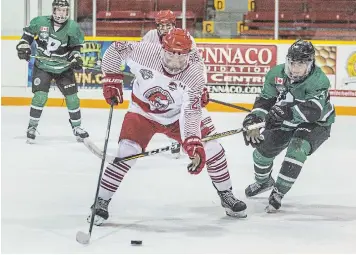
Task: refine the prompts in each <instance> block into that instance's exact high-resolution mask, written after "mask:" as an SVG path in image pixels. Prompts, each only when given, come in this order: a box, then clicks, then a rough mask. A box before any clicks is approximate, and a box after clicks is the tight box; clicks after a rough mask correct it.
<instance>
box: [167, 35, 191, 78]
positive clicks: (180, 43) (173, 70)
mask: <svg viewBox="0 0 356 255" xmlns="http://www.w3.org/2000/svg"><path fill="white" fill-rule="evenodd" d="M191 49H192V40H191V38H190V34H189V32H188V31H186V30H184V29H181V28H173V29H172V30H170V31H169V32H168V34H167V35H165V36H164V37H163V39H162V51H161V57H162V65H163V67H164V69H165V70H166V71H167V72H168V73H169V74H173V75H175V74H178V73H180V72H182V71H183V70H184V69H185V68H186V67H187V66H188V62H189V57H190V51H191Z"/></svg>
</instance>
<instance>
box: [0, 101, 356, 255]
mask: <svg viewBox="0 0 356 255" xmlns="http://www.w3.org/2000/svg"><path fill="white" fill-rule="evenodd" d="M1 112H2V120H1V121H2V126H1V128H2V131H1V132H2V144H1V146H2V154H1V169H2V171H1V206H2V209H1V210H2V211H1V214H2V219H1V225H2V233H1V234H2V235H1V236H2V240H1V242H2V252H4V253H5V252H6V253H25V252H26V253H292V252H293V253H316V252H318V253H351V252H353V253H356V185H355V180H356V166H355V157H356V137H355V128H356V118H355V117H346V116H338V117H337V119H336V123H335V124H334V126H333V128H332V131H331V138H330V139H329V140H328V141H327V142H326V143H325V144H324V145H323V146H321V148H320V149H319V150H318V151H317V152H316V153H315V154H314V155H313V156H312V157H310V158H309V159H308V160H307V161H306V163H305V165H304V168H303V170H302V172H301V174H300V176H299V179H298V180H297V182H296V183H295V185H294V186H293V188H292V189H291V191H290V192H289V193H288V194H287V195H286V197H285V198H284V199H283V200H282V208H281V210H280V212H279V213H277V214H266V213H265V212H264V208H265V206H266V205H267V197H268V195H269V192H268V193H265V194H263V195H260V196H259V197H257V198H254V199H246V198H245V196H244V189H245V187H246V186H247V185H248V184H250V183H252V182H253V163H252V148H250V147H246V146H245V145H244V142H243V138H242V136H241V135H235V136H231V137H228V138H224V139H222V140H221V143H222V144H223V145H224V147H225V150H226V153H227V160H228V164H229V168H230V175H231V178H232V182H233V189H234V193H235V194H236V195H237V196H238V198H240V199H242V200H243V201H245V202H246V203H247V207H248V208H247V214H248V217H247V218H246V219H232V218H229V217H227V216H225V214H224V210H223V209H222V208H221V206H220V203H219V202H220V200H219V198H218V196H217V194H216V191H215V189H214V188H213V186H212V184H211V181H210V178H209V176H208V174H207V173H206V172H205V171H204V172H202V173H201V174H200V175H198V176H191V175H189V174H188V173H187V171H186V164H187V162H188V160H187V158H186V157H182V158H180V159H178V160H176V159H172V158H171V156H170V155H169V154H163V155H156V156H154V157H147V158H143V159H139V160H138V162H137V164H136V166H135V167H134V168H133V169H131V170H130V172H129V173H128V174H127V175H126V177H125V179H124V181H123V183H122V185H121V186H120V188H119V190H118V192H117V193H116V194H115V195H114V197H113V200H112V202H111V204H110V207H109V209H110V214H111V217H110V218H109V220H108V221H107V223H106V224H105V226H102V227H94V230H93V235H92V239H91V244H90V245H88V246H83V245H81V244H79V243H77V242H76V240H75V235H76V232H77V231H78V230H81V231H84V232H87V231H88V224H87V223H86V217H87V215H88V213H89V212H90V211H89V207H90V206H91V205H92V203H93V198H94V194H95V189H96V184H97V180H98V173H99V168H100V162H101V161H100V159H98V158H97V157H96V156H94V155H93V154H91V152H89V150H88V149H86V148H85V147H84V145H83V144H80V143H77V142H76V141H75V138H74V137H73V135H72V132H71V128H70V126H69V123H68V112H67V110H66V108H64V107H63V108H45V109H44V111H43V115H42V119H41V121H40V125H39V128H38V131H39V133H40V134H39V135H38V137H37V139H36V140H37V144H34V145H29V144H26V143H25V139H26V138H25V133H26V128H27V124H28V114H29V108H28V107H1ZM124 113H125V111H122V110H115V112H114V119H113V125H112V132H111V137H110V143H109V150H108V151H109V153H110V154H115V152H116V145H117V137H118V135H119V132H120V127H121V123H122V120H123V116H124ZM108 114H109V109H82V118H83V127H84V128H85V129H87V131H88V132H89V133H90V136H91V139H92V140H93V141H94V142H95V143H96V144H97V145H98V146H100V147H101V148H102V146H103V144H104V137H105V130H106V125H107V118H108ZM211 115H212V118H213V121H214V122H215V124H216V126H217V129H218V131H220V132H221V131H225V130H229V129H236V128H239V127H240V125H241V123H242V120H243V118H244V116H245V114H242V113H212V114H211ZM168 144H169V141H168V140H167V138H166V137H164V136H163V135H157V136H155V137H154V138H153V140H152V142H151V144H150V145H149V148H150V149H153V148H157V147H161V146H165V145H168ZM283 157H284V152H283V153H282V155H280V156H279V157H278V158H277V159H276V161H275V170H274V172H273V176H276V175H277V173H278V171H279V168H280V164H281V162H282V160H283ZM132 239H134V240H143V245H142V246H141V247H132V246H131V245H130V240H132Z"/></svg>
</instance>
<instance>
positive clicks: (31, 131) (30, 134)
mask: <svg viewBox="0 0 356 255" xmlns="http://www.w3.org/2000/svg"><path fill="white" fill-rule="evenodd" d="M35 139H36V127H35V126H31V125H28V128H27V140H26V143H29V144H33V143H35Z"/></svg>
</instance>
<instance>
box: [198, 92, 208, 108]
mask: <svg viewBox="0 0 356 255" xmlns="http://www.w3.org/2000/svg"><path fill="white" fill-rule="evenodd" d="M209 98H210V96H209V92H208V89H207V88H206V87H205V88H204V89H203V94H202V96H201V102H200V103H201V107H202V108H203V107H205V106H207V104H208V103H209Z"/></svg>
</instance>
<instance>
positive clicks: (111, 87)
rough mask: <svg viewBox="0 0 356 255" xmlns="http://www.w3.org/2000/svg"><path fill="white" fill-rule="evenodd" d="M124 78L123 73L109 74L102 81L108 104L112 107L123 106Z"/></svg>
mask: <svg viewBox="0 0 356 255" xmlns="http://www.w3.org/2000/svg"><path fill="white" fill-rule="evenodd" d="M123 78H124V76H123V75H122V74H121V73H107V74H105V75H104V77H103V79H102V83H103V94H104V98H105V100H106V102H107V103H108V104H110V105H111V103H112V102H114V104H116V105H117V104H118V103H120V104H122V102H123V101H124V100H123V96H122V84H123Z"/></svg>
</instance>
